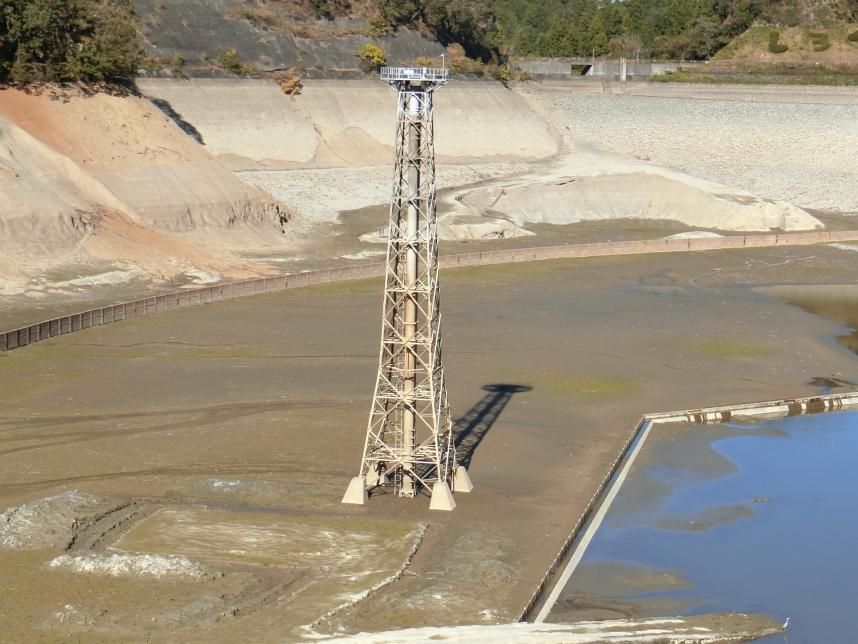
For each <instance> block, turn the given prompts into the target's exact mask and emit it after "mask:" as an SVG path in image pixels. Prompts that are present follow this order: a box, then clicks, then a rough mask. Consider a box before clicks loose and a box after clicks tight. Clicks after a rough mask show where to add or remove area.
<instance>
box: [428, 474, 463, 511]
mask: <svg viewBox="0 0 858 644" xmlns="http://www.w3.org/2000/svg"><path fill="white" fill-rule="evenodd" d="M455 508H456V501H455V500H454V499H453V493H452V492H451V491H450V486H449V485H447V482H446V481H435V483H434V484H433V485H432V498H431V499H430V500H429V509H430V510H447V511H450V510H453V509H455Z"/></svg>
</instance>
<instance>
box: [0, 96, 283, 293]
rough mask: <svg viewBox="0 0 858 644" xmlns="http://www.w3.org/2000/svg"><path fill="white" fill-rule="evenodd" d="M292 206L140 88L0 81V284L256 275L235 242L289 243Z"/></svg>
mask: <svg viewBox="0 0 858 644" xmlns="http://www.w3.org/2000/svg"><path fill="white" fill-rule="evenodd" d="M287 214H288V212H287V211H286V209H285V208H284V207H283V206H282V205H280V204H277V203H276V202H275V201H274V200H273V199H271V198H270V197H269V196H267V195H265V194H264V193H262V192H261V191H259V190H257V189H255V188H252V187H250V186H248V185H246V184H244V183H242V182H241V181H239V180H238V179H237V178H236V177H235V176H234V174H233V173H232V172H231V171H229V170H228V169H227V168H226V167H225V166H224V165H223V164H221V163H220V162H219V161H217V160H216V159H214V158H213V157H212V156H211V155H209V154H208V153H207V152H206V151H205V149H204V148H202V147H201V146H200V145H199V144H198V143H197V142H195V141H194V140H193V139H192V138H191V137H189V136H188V135H187V134H185V133H183V132H182V131H181V130H180V129H179V128H178V127H176V125H175V124H174V123H173V122H172V121H171V120H170V119H168V118H167V117H166V116H164V115H163V114H162V113H161V112H160V111H159V110H158V109H156V108H155V106H153V105H152V104H151V103H150V102H149V101H147V100H145V99H143V98H140V97H136V96H113V95H107V94H96V95H85V94H83V93H81V92H79V91H76V90H72V89H67V90H62V93H60V92H56V90H50V89H48V90H45V91H44V92H43V93H35V94H32V93H24V92H21V91H18V90H15V89H4V90H2V91H0V231H2V233H3V234H2V236H0V247H2V251H3V252H2V256H3V260H1V261H2V265H0V269H3V270H2V277H0V289H2V290H3V292H4V293H5V294H14V293H20V292H26V291H29V292H31V293H33V294H38V293H39V292H41V291H44V290H45V288H50V285H51V284H52V283H56V282H64V281H68V280H74V279H78V278H80V277H82V276H89V277H92V276H94V275H99V274H112V275H114V276H115V275H117V274H122V275H126V276H127V277H128V278H129V279H130V278H132V277H133V276H137V277H145V278H147V279H152V280H155V281H163V280H168V279H174V278H176V277H179V276H181V275H183V274H184V275H185V276H186V279H188V278H197V279H202V278H206V279H215V280H216V279H220V278H221V277H233V278H238V277H242V276H248V275H253V274H258V273H259V272H260V270H261V271H263V272H264V267H262V268H261V269H260V268H259V267H251V266H248V265H247V264H246V262H244V261H242V260H241V259H240V258H239V257H237V256H236V251H239V250H242V249H244V248H246V247H247V246H248V245H251V244H253V245H269V246H275V247H284V241H285V240H284V236H283V235H282V234H281V233H280V232H279V226H280V222H279V217H280V215H283V216H286V215H287ZM285 247H288V245H286V246H285ZM97 281H98V280H96V282H97ZM102 281H106V282H107V283H109V282H110V281H115V280H113V278H110V279H108V278H105V280H102Z"/></svg>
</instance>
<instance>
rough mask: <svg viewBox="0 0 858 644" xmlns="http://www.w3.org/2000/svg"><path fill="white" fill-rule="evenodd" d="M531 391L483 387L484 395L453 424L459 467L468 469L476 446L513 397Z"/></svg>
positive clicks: (525, 388)
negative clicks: (462, 466)
mask: <svg viewBox="0 0 858 644" xmlns="http://www.w3.org/2000/svg"><path fill="white" fill-rule="evenodd" d="M531 389H533V387H528V386H527V385H510V384H502V383H501V384H494V385H485V386H484V387H483V391H485V392H486V395H485V396H483V397H482V398H481V399H480V400H479V402H477V404H476V405H474V406H473V407H471V408H470V409H469V410H468V412H467V413H466V414H465V415H464V416H462V417H460V418H458V419H457V420H456V422H455V423H454V424H453V442H454V443H455V445H456V457H457V458H458V461H459V464H460V465H464V466H465V467H466V468H468V469H470V467H471V459H472V458H473V457H474V452H475V451H476V450H477V446H479V444H480V443H481V442H482V440H483V438H485V435H486V434H487V433H488V431H489V430H490V429H491V428H492V425H494V424H495V422H496V421H497V419H498V416H500V415H501V413H502V412H503V410H504V408H505V407H506V406H507V404H508V403H509V401H510V399H511V398H512V397H513V395H514V394H520V393H524V392H527V391H530V390H531Z"/></svg>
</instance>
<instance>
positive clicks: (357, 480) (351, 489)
mask: <svg viewBox="0 0 858 644" xmlns="http://www.w3.org/2000/svg"><path fill="white" fill-rule="evenodd" d="M433 496H434V494H433ZM367 500H369V496H368V495H367V493H366V480H365V479H364V478H363V477H362V476H356V477H354V478H353V479H352V480H351V481H349V486H348V488H346V493H345V494H344V495H343V501H342V502H343V503H351V504H353V505H363V504H365V503H366V502H367Z"/></svg>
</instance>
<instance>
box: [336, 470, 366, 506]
mask: <svg viewBox="0 0 858 644" xmlns="http://www.w3.org/2000/svg"><path fill="white" fill-rule="evenodd" d="M368 500H369V496H368V495H367V493H366V480H365V479H364V477H362V476H356V477H354V478H353V479H352V480H351V481H349V486H348V488H346V493H345V494H344V495H343V501H342V502H343V503H351V504H354V505H363V504H364V503H366V502H367V501H368Z"/></svg>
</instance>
